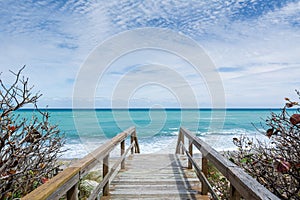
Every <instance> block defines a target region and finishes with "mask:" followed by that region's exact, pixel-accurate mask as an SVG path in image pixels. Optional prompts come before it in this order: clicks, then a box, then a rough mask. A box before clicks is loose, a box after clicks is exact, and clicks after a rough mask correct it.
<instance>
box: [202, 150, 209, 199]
mask: <svg viewBox="0 0 300 200" xmlns="http://www.w3.org/2000/svg"><path fill="white" fill-rule="evenodd" d="M201 162H202V168H201V170H202V173H203V174H204V176H205V177H206V178H207V174H208V165H207V164H208V163H207V159H206V158H205V157H203V155H202V160H201ZM207 192H208V186H207V185H206V184H205V183H202V185H201V193H202V194H203V195H207Z"/></svg>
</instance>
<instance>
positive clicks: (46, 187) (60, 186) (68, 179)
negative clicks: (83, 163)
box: [22, 167, 80, 200]
mask: <svg viewBox="0 0 300 200" xmlns="http://www.w3.org/2000/svg"><path fill="white" fill-rule="evenodd" d="M79 171H80V168H76V167H69V168H66V169H65V170H64V171H63V172H61V173H59V174H58V175H57V176H55V177H53V178H52V179H50V180H49V181H48V182H46V183H45V184H43V185H41V186H40V187H38V189H36V190H33V191H32V192H31V193H29V194H27V195H26V196H24V197H23V198H22V200H34V199H36V200H44V199H59V198H60V197H61V196H62V195H63V194H66V193H67V191H69V190H70V189H71V188H72V187H73V186H74V185H75V184H76V183H77V182H78V181H79Z"/></svg>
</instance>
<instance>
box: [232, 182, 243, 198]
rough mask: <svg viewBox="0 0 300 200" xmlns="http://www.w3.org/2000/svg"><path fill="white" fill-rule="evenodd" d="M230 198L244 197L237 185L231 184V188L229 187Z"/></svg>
mask: <svg viewBox="0 0 300 200" xmlns="http://www.w3.org/2000/svg"><path fill="white" fill-rule="evenodd" d="M229 190H230V191H229V193H230V194H229V195H230V196H229V199H230V200H240V199H241V198H242V196H241V195H240V193H239V192H238V191H237V190H236V189H235V187H234V186H233V185H232V184H230V188H229Z"/></svg>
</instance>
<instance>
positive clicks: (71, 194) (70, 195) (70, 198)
mask: <svg viewBox="0 0 300 200" xmlns="http://www.w3.org/2000/svg"><path fill="white" fill-rule="evenodd" d="M78 192H79V191H78V183H76V184H75V185H74V186H73V187H71V189H70V190H69V191H68V192H67V200H78Z"/></svg>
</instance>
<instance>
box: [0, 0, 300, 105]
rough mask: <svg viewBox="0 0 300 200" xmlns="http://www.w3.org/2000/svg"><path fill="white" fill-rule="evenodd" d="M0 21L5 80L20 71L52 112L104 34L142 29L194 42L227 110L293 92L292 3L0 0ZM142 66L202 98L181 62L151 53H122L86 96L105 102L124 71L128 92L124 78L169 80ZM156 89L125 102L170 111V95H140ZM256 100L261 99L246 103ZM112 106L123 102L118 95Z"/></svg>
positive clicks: (297, 36) (200, 83)
mask: <svg viewBox="0 0 300 200" xmlns="http://www.w3.org/2000/svg"><path fill="white" fill-rule="evenodd" d="M0 17H1V20H0V27H1V28H0V43H1V45H0V52H1V55H0V67H1V71H3V72H5V74H7V72H8V69H12V70H15V71H16V70H17V69H18V68H20V67H21V66H23V65H24V64H27V66H28V67H27V69H26V71H25V75H26V76H29V77H30V78H31V80H32V82H33V84H34V85H35V86H36V88H38V89H39V90H42V92H43V93H45V95H44V96H45V97H44V99H43V102H45V103H47V104H50V106H53V107H56V106H62V107H64V106H68V107H70V106H71V104H70V102H71V98H72V92H73V84H74V80H76V75H77V72H78V70H79V68H80V67H81V66H82V64H83V62H84V60H85V59H86V58H87V57H88V55H89V53H90V52H91V51H92V50H93V49H94V48H96V47H97V46H98V45H99V44H101V43H102V42H103V41H104V40H105V39H108V38H109V37H111V36H112V35H114V34H117V33H120V32H122V31H126V30H131V29H135V28H145V27H159V28H167V29H171V30H173V31H176V32H178V33H182V34H185V35H187V36H189V37H191V38H192V39H194V40H195V41H197V42H198V43H199V44H200V45H201V46H202V47H203V48H204V49H205V51H206V52H207V53H208V55H209V56H210V58H211V59H212V60H213V62H214V63H215V65H216V69H217V70H218V72H219V73H220V75H221V77H222V80H223V84H224V88H225V93H226V100H227V105H228V106H231V107H232V106H233V107H251V106H255V107H257V106H261V107H264V106H265V107H269V105H272V106H280V104H281V101H280V100H278V99H280V98H281V97H283V96H288V95H291V94H292V93H293V91H294V89H296V88H298V87H299V81H298V77H299V74H300V66H299V65H300V60H299V55H300V47H299V44H300V23H299V21H300V1H299V0H283V1H278V0H245V1H236V0H227V1H213V0H209V1H163V2H156V1H131V0H128V1H110V2H108V1H106V2H105V1H101V2H99V1H87V0H80V1H77V0H70V1H58V0H57V1H47V0H38V1H34V2H33V1H26V0H25V1H12V0H7V1H0ZM148 64H149V65H152V66H153V65H154V66H155V65H156V66H159V65H162V66H169V67H170V68H172V69H173V70H175V71H176V72H178V73H179V74H180V75H181V76H182V77H183V79H186V80H187V83H188V84H189V86H188V87H190V88H192V90H194V91H195V92H194V93H196V94H197V98H198V101H199V102H202V104H201V103H199V104H201V105H203V103H205V101H209V98H208V97H209V91H207V88H206V86H205V80H203V77H199V75H195V73H194V72H193V70H192V67H191V66H190V65H189V64H188V63H186V62H185V61H184V60H183V59H182V58H179V57H178V56H175V55H172V56H171V55H167V54H166V53H161V52H156V53H153V52H151V51H145V52H144V53H137V54H135V56H131V55H124V58H122V59H121V62H120V61H118V62H117V61H115V62H114V63H112V65H111V69H110V70H108V71H107V73H106V75H105V76H104V77H103V79H102V82H101V81H100V82H99V83H101V84H102V85H101V86H99V88H101V91H98V92H99V93H97V94H96V95H97V96H99V98H100V97H101V98H102V100H103V102H106V103H104V105H105V106H108V105H109V101H111V99H110V98H111V91H112V90H113V88H112V86H115V85H116V84H117V83H118V81H120V79H121V78H122V77H123V76H124V75H125V74H127V75H128V73H130V76H129V77H131V78H132V79H131V81H130V80H129V79H128V80H127V81H126V82H124V86H125V87H128V88H130V87H131V84H133V82H132V80H134V81H140V80H147V77H153V78H154V77H155V78H157V79H165V80H167V81H166V83H168V84H169V83H171V81H174V80H172V77H167V76H166V72H165V71H163V70H158V69H157V68H156V69H155V71H153V70H151V69H153V68H151V67H150V68H147V69H146V68H143V67H142V66H145V65H148ZM91 73H92V72H91ZM152 74H155V76H152ZM3 75H4V74H3ZM5 76H6V75H5ZM136 76H138V78H137V77H136ZM3 78H5V79H8V78H9V76H7V77H3ZM103 80H105V81H103ZM179 86H180V84H178V87H179ZM181 86H182V85H181ZM185 87H186V86H182V88H181V90H180V91H182V92H183V93H184V91H185V90H187V88H185ZM160 91H165V92H166V88H161V90H158V88H157V87H156V86H155V87H154V86H151V87H144V90H142V89H140V90H138V94H136V95H133V97H132V98H134V99H135V100H134V101H135V102H138V100H137V99H141V100H140V103H137V105H146V103H147V102H148V104H152V103H155V104H158V103H159V102H161V103H162V104H163V105H165V104H166V102H169V103H170V105H177V103H176V100H174V98H173V96H172V94H171V93H168V95H167V96H165V97H164V95H156V97H155V98H152V99H151V98H150V97H147V94H149V96H151V95H154V94H158V93H160ZM203 91H204V93H205V94H206V95H203ZM198 93H199V94H198ZM253 97H256V98H253ZM257 97H260V98H261V99H264V100H259V101H258V102H254V101H253V99H257ZM145 98H146V99H145ZM147 98H148V99H147ZM50 99H51V100H50ZM104 99H105V101H104ZM154 99H155V100H154ZM249 99H252V100H249ZM120 101H128V99H123V100H122V98H121V97H120ZM43 102H42V103H43ZM127 103H128V102H127ZM207 105H208V106H209V103H208V104H207Z"/></svg>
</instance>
